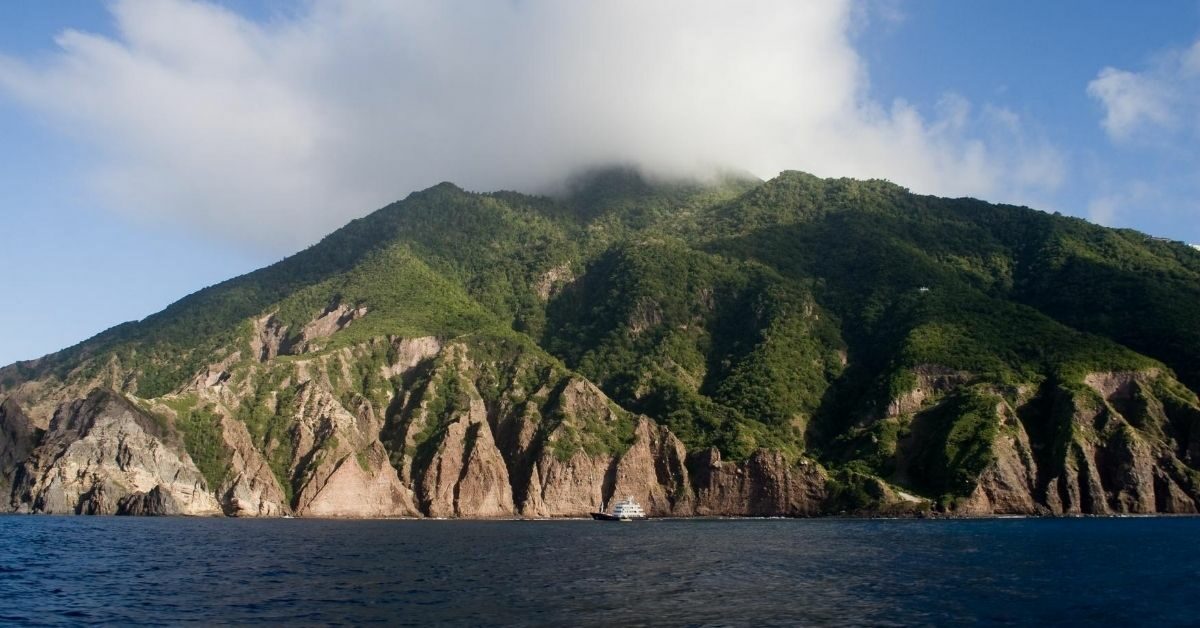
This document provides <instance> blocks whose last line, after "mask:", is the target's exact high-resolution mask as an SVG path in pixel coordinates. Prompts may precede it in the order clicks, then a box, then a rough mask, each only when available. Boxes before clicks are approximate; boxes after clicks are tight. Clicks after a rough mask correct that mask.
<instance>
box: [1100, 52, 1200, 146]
mask: <svg viewBox="0 0 1200 628" xmlns="http://www.w3.org/2000/svg"><path fill="white" fill-rule="evenodd" d="M1087 93H1088V95H1089V96H1091V97H1092V98H1094V99H1095V100H1097V101H1099V102H1100V104H1101V106H1103V107H1104V118H1103V120H1102V121H1101V125H1102V126H1103V127H1104V130H1105V131H1107V132H1108V135H1109V137H1110V138H1112V139H1113V140H1115V141H1119V142H1125V141H1130V140H1135V139H1138V140H1141V139H1147V136H1146V135H1145V134H1147V133H1149V134H1150V135H1149V138H1150V139H1159V140H1163V139H1165V140H1167V141H1169V140H1170V139H1171V138H1170V134H1171V133H1170V132H1177V131H1179V130H1181V129H1182V130H1186V131H1191V132H1196V131H1198V130H1200V41H1197V42H1196V43H1194V44H1193V45H1192V46H1190V47H1189V48H1187V49H1186V50H1169V51H1167V52H1165V53H1162V54H1160V55H1158V56H1157V57H1156V58H1155V59H1154V60H1153V62H1152V63H1151V64H1150V65H1149V67H1147V68H1146V69H1144V70H1142V71H1140V72H1132V71H1129V70H1122V69H1118V68H1113V67H1106V68H1104V69H1102V70H1100V72H1099V74H1097V76H1096V78H1095V79H1093V80H1092V81H1091V82H1090V83H1088V87H1087ZM1161 131H1167V132H1169V133H1168V135H1167V136H1160V135H1156V133H1157V132H1161Z"/></svg>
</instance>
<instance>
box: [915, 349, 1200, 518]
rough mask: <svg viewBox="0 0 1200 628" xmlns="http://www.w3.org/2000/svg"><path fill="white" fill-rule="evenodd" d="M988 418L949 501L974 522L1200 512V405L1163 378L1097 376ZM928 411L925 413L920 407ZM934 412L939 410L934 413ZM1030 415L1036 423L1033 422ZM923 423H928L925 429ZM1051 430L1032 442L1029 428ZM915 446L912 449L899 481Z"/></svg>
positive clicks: (999, 404) (1003, 404)
mask: <svg viewBox="0 0 1200 628" xmlns="http://www.w3.org/2000/svg"><path fill="white" fill-rule="evenodd" d="M995 399H996V403H995V405H994V408H993V412H992V413H991V414H990V415H988V416H987V417H985V419H984V420H985V421H988V422H991V424H992V425H991V430H990V431H989V432H988V433H990V434H993V435H992V436H991V437H990V439H989V440H988V442H987V450H986V451H985V452H982V453H983V455H982V457H981V459H982V460H984V461H985V464H984V465H983V466H982V469H981V471H980V472H979V473H978V475H976V476H974V477H973V478H971V484H970V486H971V488H970V490H968V491H966V492H965V494H964V496H963V497H961V498H958V499H954V500H948V501H945V502H944V506H945V507H946V508H947V509H948V510H951V511H953V512H955V513H959V514H967V515H985V514H1023V515H1038V514H1048V515H1064V514H1065V515H1071V514H1109V513H1137V514H1149V513H1195V512H1197V511H1198V506H1200V473H1197V472H1196V471H1195V470H1194V469H1192V468H1190V467H1189V466H1188V464H1187V462H1188V461H1190V460H1193V458H1192V456H1193V455H1194V452H1193V451H1192V446H1193V440H1192V439H1193V438H1194V426H1195V425H1196V423H1195V418H1196V416H1198V415H1197V404H1196V400H1195V398H1194V396H1191V395H1190V394H1189V393H1187V392H1186V389H1183V387H1182V386H1179V385H1178V384H1177V383H1176V382H1174V381H1173V380H1172V379H1171V378H1170V377H1168V376H1167V375H1165V374H1163V373H1161V372H1160V371H1158V370H1156V369H1150V370H1147V371H1138V372H1097V373H1090V374H1088V375H1087V376H1086V377H1084V378H1083V381H1082V383H1081V384H1080V385H1073V386H1064V385H1056V386H1047V387H1046V389H1045V390H1043V391H1042V392H1041V393H1040V394H1039V395H1038V396H1037V397H1032V398H1031V397H1029V396H1028V395H1022V394H1017V395H1016V397H1015V399H1016V400H1018V401H1024V402H1025V403H1024V405H1023V406H1021V407H1017V408H1014V407H1013V406H1012V405H1010V404H1009V403H1008V402H1007V401H1005V400H1003V398H1002V396H1001V395H998V394H997V396H996V397H995ZM918 407H919V406H918ZM926 411H927V412H932V411H933V409H927V410H926ZM1022 415H1024V416H1025V417H1028V420H1026V419H1023V418H1022ZM919 419H920V416H919V415H918V417H917V420H919ZM1035 420H1036V421H1037V422H1038V423H1042V425H1040V426H1038V427H1039V429H1038V430H1036V431H1035V432H1034V433H1032V434H1031V432H1030V430H1029V429H1028V428H1027V423H1028V424H1030V425H1034V424H1035V423H1034V421H1035ZM916 446H917V445H916V444H915V443H912V442H909V443H904V442H902V443H901V444H900V447H899V451H898V452H897V459H898V460H899V461H900V463H899V468H898V473H897V475H898V476H899V477H902V478H903V479H904V480H907V481H913V480H915V481H916V482H917V483H918V484H919V483H921V481H922V479H925V480H928V478H921V477H920V473H921V472H920V471H916V470H914V469H913V468H911V466H910V465H908V464H907V462H908V461H909V459H911V458H913V457H914V454H913V453H912V451H905V449H906V447H907V448H909V449H910V450H911V449H912V448H914V447H916Z"/></svg>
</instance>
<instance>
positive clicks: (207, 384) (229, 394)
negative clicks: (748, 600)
mask: <svg viewBox="0 0 1200 628" xmlns="http://www.w3.org/2000/svg"><path fill="white" fill-rule="evenodd" d="M268 349H269V350H268V351H267V353H266V355H268V356H270V357H267V358H266V361H265V362H260V364H261V365H262V366H252V367H250V368H248V369H246V370H244V371H242V372H236V371H238V369H237V368H233V367H231V365H230V364H217V365H212V366H210V367H207V369H206V370H205V371H204V372H203V373H201V374H199V375H198V376H197V377H195V378H193V379H192V380H191V383H190V384H189V385H188V387H187V388H186V389H185V390H181V391H178V392H177V393H174V394H173V395H171V397H170V398H168V399H166V400H164V401H161V402H151V401H145V400H140V399H138V398H136V397H133V396H128V395H125V394H122V393H118V392H115V391H112V390H110V389H103V388H97V389H96V390H94V391H92V392H91V393H90V394H89V395H88V396H86V397H85V398H83V399H78V400H74V401H70V402H64V403H63V404H62V405H61V406H60V407H59V408H58V410H57V411H56V412H55V414H54V417H53V419H52V420H51V421H50V422H49V429H48V430H46V431H45V433H44V434H40V433H39V431H38V430H36V428H34V427H32V423H31V421H30V420H29V419H28V418H27V417H25V415H24V413H23V412H22V411H21V409H20V407H19V406H18V404H17V402H16V401H14V400H7V401H6V402H5V403H4V404H3V406H0V428H2V431H0V462H4V463H5V465H7V466H6V467H4V468H7V469H10V472H9V475H10V476H11V477H13V478H14V481H13V482H12V483H11V486H10V487H9V488H8V489H7V490H8V492H9V495H10V500H11V501H10V504H11V507H12V508H13V509H14V510H18V511H23V512H44V513H79V514H131V515H163V514H191V515H200V514H220V513H223V514H226V515H230V516H239V517H259V516H267V517H269V516H280V515H284V514H295V515H297V516H319V517H422V516H426V517H472V518H488V517H581V516H587V514H588V513H590V512H594V511H598V510H602V509H603V508H605V507H606V506H607V505H608V504H609V503H611V502H613V501H615V500H617V499H620V498H623V497H626V496H630V497H634V498H635V499H637V500H639V501H640V502H641V503H642V504H643V505H644V507H645V508H646V510H647V512H648V513H649V514H650V515H652V516H693V515H729V516H741V515H744V516H764V515H791V516H808V515H814V514H819V513H820V512H821V503H822V499H823V498H824V494H825V480H826V478H825V475H824V472H823V471H822V470H821V468H820V466H819V465H817V464H816V463H815V462H812V461H809V460H806V459H801V460H799V461H789V460H787V459H786V458H785V457H784V456H783V455H782V454H780V453H778V452H770V451H767V450H762V451H760V452H758V453H756V454H754V455H753V456H751V457H750V458H749V459H748V460H746V461H744V462H724V461H722V460H721V459H720V455H719V454H718V453H717V452H716V451H715V450H713V451H705V452H700V453H697V454H693V455H690V456H689V454H688V452H687V450H686V448H685V447H684V445H683V443H682V442H680V441H679V439H678V438H676V437H675V435H674V434H672V433H671V432H670V431H669V430H668V429H666V428H664V427H662V426H660V425H657V424H656V423H655V422H654V421H652V420H650V419H648V418H646V417H643V416H637V415H632V414H630V413H628V412H626V411H624V410H622V409H621V408H619V407H618V406H617V405H616V404H614V403H613V402H612V401H611V400H610V399H609V398H608V397H607V396H606V395H605V394H604V393H603V392H601V391H600V390H599V389H598V388H596V387H595V386H594V385H592V384H591V383H590V382H588V381H586V380H584V379H581V378H579V377H577V376H574V375H571V374H569V373H567V372H565V371H563V370H562V369H561V367H558V366H554V365H553V364H551V363H546V362H545V361H544V360H543V359H541V358H537V357H536V356H533V357H531V356H532V354H530V353H528V352H526V353H518V354H517V355H516V356H515V357H510V358H506V359H499V360H496V359H494V358H491V359H489V358H488V357H487V356H486V355H484V356H483V357H482V358H481V357H479V356H477V355H476V354H478V353H480V352H479V351H478V350H477V349H476V348H472V347H471V346H469V345H468V344H465V343H444V342H441V341H439V340H437V339H434V338H415V339H406V338H389V339H381V340H379V341H373V342H371V343H366V344H365V345H361V346H358V347H354V348H351V349H347V350H340V351H336V352H331V353H327V354H323V355H311V354H310V355H308V356H305V357H304V359H300V360H295V359H292V360H287V361H284V360H281V359H280V357H279V356H278V354H274V351H275V349H273V348H270V347H268ZM374 354H383V355H386V356H387V358H388V359H387V360H386V361H385V363H383V364H379V365H378V366H374V367H373V370H372V371H371V372H369V373H366V374H365V379H366V381H367V384H366V386H367V387H368V388H369V387H371V386H373V385H379V386H380V388H379V389H378V390H376V391H371V390H368V391H366V392H368V395H363V394H361V392H358V393H354V394H346V391H345V390H342V391H341V393H340V394H339V392H338V387H339V383H342V381H343V380H352V379H354V374H353V373H351V372H350V371H351V369H354V368H356V366H355V365H356V364H359V363H361V362H362V361H363V360H365V359H366V360H369V356H370V355H374ZM263 355H264V354H262V353H257V354H255V356H256V359H255V362H259V361H260V360H261V359H262V357H263ZM264 367H265V368H264ZM231 370H233V371H235V373H233V374H231V372H230V371H231ZM281 372H282V373H281ZM267 383H271V385H272V386H274V389H273V390H270V391H269V395H268V396H269V399H268V400H267V401H266V402H264V403H265V405H266V406H269V407H267V408H264V410H269V411H270V412H271V413H272V414H273V415H274V416H275V417H278V418H279V426H278V428H279V429H276V430H274V432H272V434H271V435H270V436H269V437H267V436H257V437H256V435H255V434H253V433H252V431H251V429H249V428H248V423H247V421H246V420H244V419H245V416H244V412H245V408H246V407H247V405H248V404H250V403H251V402H252V400H253V395H254V391H258V392H259V393H261V392H263V390H262V389H263V386H264V385H265V384H267ZM369 395H374V398H369ZM183 399H187V400H190V401H191V402H193V403H195V404H197V405H205V404H207V407H209V408H211V409H212V411H213V412H215V413H216V415H217V416H218V422H217V424H216V425H217V428H218V429H217V431H216V436H217V437H218V438H219V443H218V445H219V449H220V450H222V451H223V452H224V456H225V457H224V458H223V460H225V461H226V463H225V464H226V469H225V473H224V475H223V479H222V481H221V482H220V483H219V484H218V485H217V486H215V487H214V486H209V484H208V482H207V481H206V479H205V478H204V477H203V475H202V474H201V472H200V471H199V470H198V468H197V466H196V464H195V463H194V462H193V461H192V459H191V458H190V457H189V455H188V453H187V451H186V447H185V439H184V438H183V435H182V434H181V430H180V429H179V422H180V421H182V420H184V419H183V416H184V415H183V414H182V413H177V412H175V411H173V410H169V408H170V407H171V406H172V404H176V405H178V403H179V401H180V400H183ZM250 424H251V425H253V421H251V422H250Z"/></svg>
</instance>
